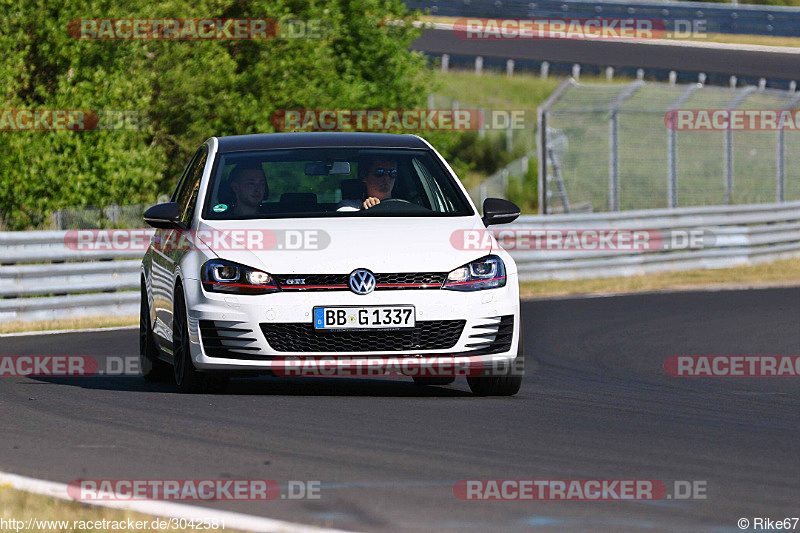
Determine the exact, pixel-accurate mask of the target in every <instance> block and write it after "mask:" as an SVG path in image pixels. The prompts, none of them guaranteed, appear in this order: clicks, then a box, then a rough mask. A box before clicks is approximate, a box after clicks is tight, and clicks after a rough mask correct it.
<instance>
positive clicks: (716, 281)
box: [520, 259, 800, 298]
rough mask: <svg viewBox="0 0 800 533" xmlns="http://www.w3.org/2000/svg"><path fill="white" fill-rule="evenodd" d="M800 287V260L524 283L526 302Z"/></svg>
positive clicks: (522, 292) (523, 294) (522, 284)
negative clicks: (612, 294)
mask: <svg viewBox="0 0 800 533" xmlns="http://www.w3.org/2000/svg"><path fill="white" fill-rule="evenodd" d="M769 286H797V287H800V259H786V260H781V261H775V262H772V263H764V264H762V265H754V266H742V267H732V268H719V269H708V270H684V271H680V272H660V273H658V274H645V275H642V276H630V277H618V278H599V279H579V280H570V281H524V282H521V283H520V294H521V296H522V297H523V298H544V297H553V296H569V295H577V294H611V293H636V292H650V291H667V290H701V289H726V288H759V287H769Z"/></svg>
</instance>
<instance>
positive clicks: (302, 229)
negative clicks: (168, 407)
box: [139, 133, 524, 395]
mask: <svg viewBox="0 0 800 533" xmlns="http://www.w3.org/2000/svg"><path fill="white" fill-rule="evenodd" d="M518 215H519V209H518V208H517V206H516V205H514V204H513V203H511V202H508V201H506V200H500V199H487V200H486V201H485V203H484V206H483V217H481V216H480V215H479V214H478V212H477V211H476V209H475V206H474V205H473V203H472V202H471V200H470V198H469V196H468V195H467V194H466V192H465V189H464V187H463V185H462V184H461V183H460V182H459V180H458V178H457V177H456V175H455V174H454V172H453V171H452V169H451V168H450V166H449V165H448V164H447V162H446V161H445V160H444V159H443V158H442V157H441V156H440V155H439V153H438V152H437V151H436V150H435V149H434V148H433V147H432V146H431V145H430V144H428V143H427V142H426V141H425V140H423V139H421V138H420V137H418V136H416V135H396V134H375V133H276V134H259V135H242V136H231V137H220V138H216V137H214V138H211V139H209V140H208V141H206V142H205V143H204V144H203V145H202V146H201V147H200V148H199V149H198V150H197V152H196V153H195V154H194V156H193V157H192V159H191V160H190V162H189V163H188V164H187V166H186V168H185V169H184V172H183V175H182V176H181V178H180V180H179V182H178V186H177V188H176V189H175V192H174V193H173V195H172V198H171V201H170V202H167V203H163V204H158V205H156V206H154V207H152V208H150V209H149V210H148V211H147V212H146V213H145V215H144V218H145V221H146V222H147V223H148V224H150V225H151V226H153V227H155V228H156V231H155V233H154V235H153V237H152V240H151V243H150V246H149V248H148V250H147V252H146V254H145V256H144V259H143V261H142V272H141V282H142V289H141V290H142V299H141V302H142V303H141V319H140V336H139V337H140V363H141V369H142V374H143V375H144V378H145V379H147V380H151V381H152V380H163V379H174V380H175V382H176V384H177V385H178V387H179V389H180V390H181V391H183V392H198V391H221V390H223V389H224V387H225V386H226V385H227V381H228V378H229V377H231V376H240V375H253V374H273V375H275V374H279V375H285V374H280V373H279V372H276V371H275V369H276V368H278V366H277V362H278V361H280V362H286V361H298V360H306V361H307V360H324V359H326V358H327V359H328V360H330V359H332V358H333V360H335V361H340V360H342V359H343V358H347V359H349V360H350V361H351V362H352V361H358V360H359V359H362V360H363V359H364V358H368V359H369V358H378V359H379V360H380V358H386V359H389V358H391V359H395V360H401V361H403V362H409V361H414V360H423V361H431V360H434V361H435V360H444V359H445V358H450V359H457V358H464V357H466V358H468V361H470V363H469V371H468V372H465V373H463V374H457V373H456V372H453V374H452V375H448V374H434V375H430V374H424V373H422V372H421V373H420V374H419V375H413V372H412V373H410V375H412V376H413V378H414V380H415V381H416V382H417V383H420V384H425V385H444V384H448V383H451V382H452V381H454V379H455V377H454V376H455V375H467V376H468V377H467V381H468V383H469V386H470V388H471V390H472V391H473V392H474V393H475V394H478V395H513V394H516V392H517V391H518V390H519V388H520V384H521V380H522V366H523V365H522V363H523V362H524V354H523V348H522V342H521V338H522V336H521V334H520V331H521V323H520V303H519V285H518V280H517V269H516V265H515V264H514V261H513V260H512V259H511V257H510V255H509V254H508V253H507V252H506V251H504V250H502V249H501V248H500V247H499V246H498V244H497V241H496V240H495V239H494V237H493V236H492V235H491V233H490V232H488V231H487V230H486V227H487V226H489V225H491V224H501V223H505V222H511V221H513V220H514V219H516V217H517V216H518ZM467 235H468V236H470V238H465V236H467ZM471 237H475V238H474V239H473V238H471ZM464 242H469V243H472V244H474V243H475V242H482V243H483V245H482V246H466V245H464ZM476 363H477V366H476ZM282 368H285V366H284V367H282ZM404 368H405V367H404ZM476 368H477V370H476Z"/></svg>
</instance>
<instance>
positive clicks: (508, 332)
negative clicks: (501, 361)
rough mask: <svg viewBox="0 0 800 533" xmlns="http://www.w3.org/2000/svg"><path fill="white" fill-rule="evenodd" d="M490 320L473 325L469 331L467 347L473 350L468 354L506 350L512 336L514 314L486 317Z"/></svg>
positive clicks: (508, 347)
mask: <svg viewBox="0 0 800 533" xmlns="http://www.w3.org/2000/svg"><path fill="white" fill-rule="evenodd" d="M487 320H490V322H488V323H486V324H481V325H478V326H474V327H473V328H472V330H471V332H470V335H469V339H468V342H467V346H466V347H467V348H470V349H472V350H475V351H470V352H468V353H469V354H470V355H477V354H490V353H502V352H507V351H508V350H509V349H510V348H511V342H512V340H513V338H514V315H505V316H498V317H494V318H488V319H487Z"/></svg>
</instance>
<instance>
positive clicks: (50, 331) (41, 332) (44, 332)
mask: <svg viewBox="0 0 800 533" xmlns="http://www.w3.org/2000/svg"><path fill="white" fill-rule="evenodd" d="M138 328H139V325H138V324H135V325H132V326H111V327H108V328H84V329H43V330H39V331H18V332H16V333H0V339H1V338H3V337H29V336H31V335H61V334H63V333H95V332H102V331H121V330H124V329H138Z"/></svg>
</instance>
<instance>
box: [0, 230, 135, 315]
mask: <svg viewBox="0 0 800 533" xmlns="http://www.w3.org/2000/svg"><path fill="white" fill-rule="evenodd" d="M66 235H67V232H66V231H20V232H0V322H13V321H39V320H56V319H61V318H77V317H85V316H101V315H106V316H127V315H136V314H137V313H138V312H139V265H140V263H141V257H142V255H143V253H142V252H141V251H139V250H128V251H120V250H113V251H111V250H109V251H99V250H98V251H81V250H74V249H71V248H70V247H69V246H67V245H66V244H65V237H66Z"/></svg>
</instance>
